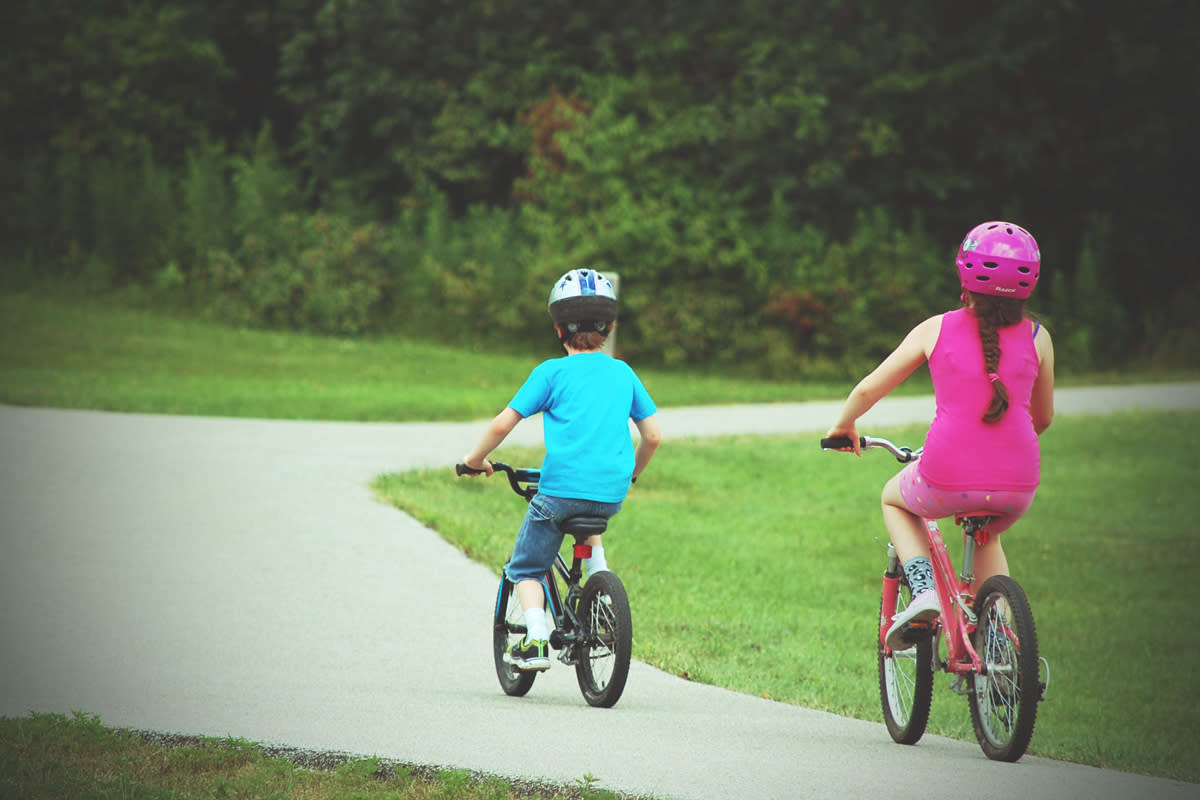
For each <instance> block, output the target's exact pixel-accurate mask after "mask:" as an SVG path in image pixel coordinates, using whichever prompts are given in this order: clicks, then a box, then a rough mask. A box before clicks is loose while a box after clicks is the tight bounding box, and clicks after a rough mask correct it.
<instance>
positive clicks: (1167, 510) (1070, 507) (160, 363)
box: [0, 291, 1200, 800]
mask: <svg viewBox="0 0 1200 800" xmlns="http://www.w3.org/2000/svg"><path fill="white" fill-rule="evenodd" d="M552 355H554V352H553V348H552V346H548V348H547V350H546V352H543V353H537V354H530V355H529V356H527V357H522V356H513V355H505V354H503V353H499V352H486V351H484V350H483V349H480V350H478V351H464V350H456V349H453V348H448V347H443V346H440V345H437V344H431V343H419V342H407V341H396V340H382V339H381V340H344V339H333V338H327V337H315V336H300V335H287V334H281V333H275V332H269V331H250V330H237V329H232V328H229V327H226V326H222V325H218V324H214V323H212V322H208V321H204V320H200V319H195V318H191V317H186V316H184V317H179V318H175V317H172V316H170V315H168V314H165V313H162V312H160V311H153V310H148V309H147V308H146V307H145V304H144V303H143V304H141V305H140V306H139V305H138V304H130V303H128V302H115V303H114V301H113V300H112V298H100V299H83V298H79V297H73V296H70V295H67V294H64V293H62V292H61V291H60V292H57V293H54V292H51V293H46V292H32V293H8V294H0V403H10V404H26V405H40V406H51V407H63V408H88V409H102V410H113V411H125V412H152V413H178V414H204V415H218V416H243V417H260V418H276V419H289V418H290V419H326V420H428V421H435V420H463V419H478V418H483V417H487V416H490V415H491V414H493V413H495V411H496V410H497V409H498V408H500V407H502V406H503V404H504V403H505V402H507V401H508V399H509V398H510V397H511V395H512V392H513V391H515V389H516V387H517V386H518V385H519V384H520V382H521V381H522V380H524V378H525V376H526V375H527V373H528V371H529V369H531V368H532V367H533V366H534V365H535V364H536V363H537V362H538V361H540V360H541V359H543V358H545V357H548V356H552ZM641 374H642V377H643V379H644V380H645V382H646V384H647V386H648V387H649V388H650V390H651V392H652V393H653V395H654V397H655V399H656V400H657V401H658V403H659V404H660V405H661V406H663V407H672V406H685V405H702V404H717V403H721V404H724V403H740V402H774V401H801V400H812V399H834V398H840V397H841V396H843V395H844V393H845V392H846V391H847V390H848V389H849V383H847V384H846V385H833V384H829V385H812V384H802V383H770V382H756V381H746V380H743V379H740V378H735V377H729V376H720V375H708V374H695V373H691V374H689V373H677V372H657V371H653V370H644V371H641ZM1196 377H1197V373H1195V372H1183V373H1171V374H1150V373H1145V372H1143V373H1126V374H1121V375H1112V376H1107V375H1106V376H1096V375H1090V376H1077V377H1075V378H1071V379H1066V380H1063V381H1060V383H1061V384H1063V385H1070V384H1075V385H1081V384H1089V383H1105V382H1113V383H1130V382H1137V381H1152V380H1175V379H1194V378H1196ZM909 383H910V384H911V385H909V386H906V387H905V389H904V391H907V392H911V393H922V392H925V391H927V390H928V385H927V384H923V382H922V381H920V380H914V381H910V382H909ZM1197 425H1198V422H1197V415H1196V414H1185V413H1174V414H1125V415H1117V416H1113V417H1099V418H1081V419H1063V418H1060V419H1059V420H1058V421H1056V422H1055V425H1054V427H1053V428H1052V429H1051V430H1050V432H1049V434H1048V435H1047V436H1046V437H1045V440H1044V448H1045V450H1044V452H1045V474H1044V481H1043V487H1042V490H1041V492H1040V494H1039V498H1038V501H1037V502H1036V503H1035V505H1034V508H1033V510H1032V511H1031V512H1030V514H1029V516H1028V517H1027V519H1026V521H1025V522H1024V523H1022V525H1021V526H1020V527H1019V528H1018V529H1015V530H1014V531H1013V532H1012V533H1011V534H1009V535H1007V538H1006V546H1007V550H1008V551H1009V553H1010V556H1011V558H1012V562H1013V565H1014V568H1015V571H1016V574H1017V576H1018V577H1019V579H1020V580H1021V582H1022V583H1023V584H1024V585H1025V587H1026V589H1027V590H1028V592H1029V594H1030V597H1031V600H1032V602H1033V606H1034V610H1035V613H1036V614H1037V618H1038V625H1039V633H1040V638H1041V643H1042V650H1043V653H1044V655H1046V657H1047V658H1049V659H1050V661H1051V664H1052V668H1053V675H1052V685H1051V690H1050V699H1049V700H1048V701H1047V702H1046V703H1045V704H1044V705H1043V706H1042V709H1041V714H1040V718H1039V723H1038V728H1037V732H1036V734H1035V736H1034V742H1033V750H1032V752H1034V753H1037V754H1040V755H1046V756H1050V757H1054V758H1062V759H1067V760H1072V761H1078V762H1082V763H1087V764H1095V765H1099V766H1105V767H1113V768H1117V769H1122V770H1130V771H1135V772H1143V773H1147V774H1155V775H1162V776H1167V777H1175V778H1181V779H1184V780H1191V781H1198V780H1200V712H1198V711H1197V707H1196V704H1195V702H1194V698H1193V697H1192V695H1193V694H1194V691H1193V687H1194V686H1195V685H1197V678H1198V677H1200V676H1198V675H1197V664H1198V662H1200V625H1198V624H1197V623H1200V618H1198V615H1197V613H1196V611H1195V610H1194V608H1195V606H1194V604H1193V603H1192V598H1191V592H1190V588H1191V585H1192V583H1193V580H1194V578H1193V576H1194V575H1195V574H1196V573H1197V568H1198V567H1200V552H1198V545H1197V543H1196V542H1197V539H1196V537H1195V536H1194V535H1192V534H1191V533H1190V531H1189V529H1188V528H1187V527H1186V526H1185V524H1184V523H1183V522H1182V517H1183V515H1182V514H1181V513H1180V512H1181V510H1183V509H1189V504H1188V501H1189V500H1190V499H1191V498H1192V497H1193V496H1194V495H1195V492H1196V487H1197V486H1198V485H1200V467H1198V464H1197V453H1196V451H1195V450H1189V449H1188V447H1189V446H1191V447H1195V446H1196V445H1197V444H1200V431H1198V427H1197ZM880 433H889V434H891V435H893V436H894V437H896V438H902V439H905V440H908V441H914V442H915V441H917V440H919V437H920V436H921V435H922V434H923V428H921V427H913V428H907V429H903V430H899V431H889V432H882V431H881V432H880ZM501 455H503V456H504V457H506V458H507V459H508V460H510V461H513V462H522V463H534V462H536V460H537V459H538V457H539V456H538V453H537V452H535V451H530V450H518V449H514V448H508V449H505V450H502V451H501ZM895 468H896V465H895V463H894V462H893V461H891V460H890V459H889V458H887V457H886V456H884V455H882V454H879V453H873V454H869V456H868V457H866V458H864V459H861V460H858V459H853V458H849V457H846V456H839V455H834V454H829V453H820V452H819V451H818V450H817V447H816V437H809V436H803V437H776V438H762V437H727V438H723V439H719V440H714V441H699V440H693V441H671V442H668V443H667V444H666V445H665V446H664V447H663V448H662V450H661V451H660V454H659V455H658V456H657V457H656V459H655V461H654V464H653V465H652V468H651V470H650V472H648V473H647V475H646V478H645V480H644V481H641V482H639V484H638V487H637V488H636V490H635V491H634V493H633V495H632V496H631V498H630V500H629V502H628V503H627V505H626V510H625V511H623V512H622V514H621V515H620V517H618V518H617V520H616V521H615V522H614V526H613V533H612V534H610V536H609V539H608V542H609V548H610V554H611V561H612V563H613V566H614V567H615V568H616V569H618V570H619V572H620V574H621V576H622V577H623V578H624V579H625V580H626V582H627V583H628V584H629V587H630V589H631V594H632V597H633V602H634V613H635V620H636V625H637V639H636V642H635V648H636V654H637V656H638V657H639V658H642V659H644V660H646V661H648V662H651V663H654V664H657V665H658V666H660V667H662V668H663V669H665V670H668V671H670V672H672V673H675V674H677V675H681V676H686V677H688V678H690V679H692V680H697V681H705V682H710V683H714V684H717V685H720V686H725V687H729V688H732V689H736V690H738V691H743V692H748V693H751V694H756V695H763V696H767V697H771V698H773V699H775V700H779V701H782V702H787V703H796V704H802V705H806V706H811V707H815V708H822V709H827V710H830V711H834V712H837V713H841V714H847V715H851V716H858V717H863V718H866V719H879V712H878V697H877V688H876V677H875V661H874V657H873V655H872V650H871V647H870V644H869V642H870V641H871V639H872V636H873V635H874V632H873V631H872V621H873V619H874V615H875V613H876V610H877V603H878V594H877V593H878V576H879V572H880V570H881V563H882V558H883V552H884V544H883V543H884V541H885V536H884V534H883V532H882V528H881V526H880V524H879V520H878V511H877V504H878V491H879V487H880V486H881V485H882V483H883V481H884V480H885V479H886V477H887V476H888V475H890V474H891V473H892V472H893V471H894V470H895ZM377 489H378V490H379V491H381V492H383V493H385V494H386V495H387V496H388V497H389V499H391V500H392V501H393V502H396V503H397V504H398V505H401V506H402V507H405V508H407V509H409V510H411V511H412V513H414V514H415V515H416V516H418V517H419V518H421V519H423V520H425V521H426V522H428V523H429V524H430V525H432V526H433V527H435V528H437V529H438V530H439V531H441V532H442V533H443V535H445V536H446V537H447V539H449V540H450V541H452V542H453V543H455V544H456V545H457V546H459V547H461V548H462V549H463V550H464V551H466V552H468V553H469V554H471V555H472V556H473V557H475V558H477V559H479V560H480V561H482V562H483V563H486V564H489V565H491V566H492V567H494V568H498V567H499V565H500V564H501V563H502V562H503V560H504V559H505V558H506V557H507V555H508V550H509V548H510V547H511V544H512V537H513V534H514V533H515V531H516V527H517V524H518V523H519V520H520V516H521V513H522V508H521V504H520V501H519V500H518V499H517V498H516V497H515V496H513V495H512V494H511V493H510V492H508V491H507V489H506V488H504V486H503V485H501V483H500V482H499V481H455V480H453V479H450V478H449V476H447V475H446V474H445V472H444V471H434V472H418V473H411V474H406V475H399V476H395V475H394V476H385V477H384V478H381V479H380V481H379V482H378V483H377ZM1189 510H1190V509H1189ZM947 534H948V535H947V538H948V539H949V541H950V545H951V550H952V552H956V551H957V541H956V536H955V534H956V531H955V530H954V529H953V528H952V526H950V528H949V529H948V530H947ZM938 686H939V688H938V690H937V692H936V695H935V703H934V716H933V720H932V723H931V727H930V730H931V731H934V732H938V733H943V734H947V735H951V736H956V737H959V738H963V739H967V740H970V739H972V738H973V736H972V733H971V729H970V722H969V718H968V714H967V708H966V703H965V702H964V701H963V700H962V699H961V698H958V697H957V696H954V695H952V694H950V693H949V691H948V690H947V689H945V686H944V681H939V684H938ZM68 723H69V724H68ZM46 729H48V732H47V730H46ZM81 729H82V733H81V732H80V731H81ZM35 731H42V732H41V733H38V734H37V736H34V735H33V733H32V732H35ZM102 731H103V728H102V726H100V725H99V723H98V721H97V720H94V718H87V717H84V718H81V719H79V720H74V721H64V720H61V719H58V718H53V717H48V718H43V717H39V716H35V717H33V718H30V719H28V720H0V747H3V748H4V751H3V752H4V758H3V759H2V763H0V768H2V769H5V770H9V772H6V773H4V776H5V777H4V780H6V781H7V780H9V776H10V775H11V774H14V773H13V772H12V770H16V771H17V773H19V774H18V778H19V779H21V780H26V781H29V780H33V783H26V784H22V786H23V787H24V789H25V790H23V791H21V792H17V793H16V794H17V795H18V796H33V797H39V796H59V795H65V794H69V792H66V791H60V792H57V793H56V792H54V791H49V792H48V793H43V794H41V795H39V794H36V793H35V792H34V791H33V789H34V788H36V786H37V780H36V778H35V779H30V778H29V775H31V774H32V775H35V776H36V775H37V774H38V773H37V770H43V771H44V773H43V777H45V778H46V780H47V783H48V785H51V786H58V787H60V788H62V787H65V786H69V785H75V784H70V783H62V782H61V781H67V782H70V781H79V780H82V781H83V783H84V784H88V785H90V784H91V783H97V782H98V783H100V784H102V785H104V786H107V787H108V788H107V789H105V790H104V791H103V792H100V793H96V792H93V793H92V794H86V793H81V794H79V795H78V796H82V797H93V796H94V797H101V796H104V797H107V796H128V797H165V796H168V795H167V794H165V793H166V792H167V791H176V790H167V789H161V788H155V787H159V786H161V784H159V783H154V782H152V781H149V779H146V778H145V777H144V776H142V775H141V774H140V773H139V774H134V773H129V772H128V771H127V768H128V767H129V765H130V764H136V763H137V758H138V757H135V756H131V755H128V754H125V753H124V751H122V750H120V747H118V745H120V746H122V747H123V746H125V745H127V744H128V741H127V740H128V739H129V737H121V736H117V735H116V734H114V733H112V732H111V731H109V732H107V734H105V735H103V736H102V733H101V732H102ZM881 735H882V731H881ZM79 736H95V737H98V738H105V736H107V738H108V741H109V743H108V744H106V745H103V747H111V748H113V749H112V751H111V752H109V753H108V755H107V758H108V763H107V764H100V765H98V766H95V765H92V766H89V765H86V764H85V763H84V759H83V758H82V755H83V754H85V753H86V752H87V748H85V747H82V746H81V745H80V744H79V743H78V742H77V741H76V739H77V737H79ZM38 737H41V739H38ZM34 740H39V741H44V742H45V743H46V744H45V746H43V747H41V749H37V748H34V749H33V750H29V749H28V748H27V749H25V750H22V749H20V748H22V747H26V746H27V745H28V744H29V742H31V741H34ZM147 746H152V745H150V744H147ZM171 749H172V750H174V749H176V748H171ZM205 749H212V748H211V747H209V746H208V745H205ZM227 749H230V748H227ZM231 749H232V750H233V751H234V755H235V756H236V755H237V753H238V752H239V751H244V750H246V749H247V748H245V747H240V746H239V747H233V748H231ZM243 755H244V754H243ZM205 757H208V758H213V759H218V757H217V756H215V755H211V754H210V755H209V756H205ZM223 757H224V756H221V758H223ZM239 757H240V756H239ZM148 758H149V759H150V760H154V759H157V761H158V762H161V763H164V764H167V766H165V767H163V768H162V769H164V770H166V771H168V772H172V771H178V770H179V769H180V768H179V767H178V766H177V764H176V761H174V760H173V759H178V758H182V757H181V756H168V755H167V754H166V751H156V754H155V755H153V756H152V757H148ZM14 759H15V760H16V761H17V762H18V764H17V765H14V763H13V761H14ZM266 760H267V761H270V759H266ZM20 764H23V765H24V766H20ZM173 765H174V766H173ZM242 769H243V767H242V766H238V765H236V764H233V763H232V762H230V763H224V762H223V765H222V766H221V767H220V768H219V769H218V770H216V773H214V774H211V775H209V776H208V777H206V778H203V779H200V780H199V781H198V782H197V785H196V787H194V792H195V793H194V794H186V793H180V794H176V795H171V796H177V797H192V796H197V797H199V796H203V797H212V796H251V795H248V794H247V795H238V794H236V793H233V789H232V788H231V787H234V782H233V781H234V779H235V778H236V777H237V776H236V775H235V774H233V773H237V774H238V775H240V774H241V771H242ZM354 769H357V770H360V771H361V770H362V769H365V767H362V766H358V767H355V768H354ZM22 770H24V772H22ZM79 770H82V772H72V771H79ZM88 770H93V772H90V773H89V772H88ZM252 771H259V772H260V776H259V778H257V779H256V780H267V778H265V777H262V775H264V774H273V773H274V772H276V771H278V772H280V773H283V772H287V770H286V769H285V768H284V767H283V766H282V765H278V764H267V765H266V766H262V765H257V766H254V767H253V769H252ZM72 774H74V775H75V777H71V775H72ZM78 774H83V775H91V776H92V777H91V778H85V779H80V778H78ZM22 775H23V776H24V777H21V776H22ZM64 776H65V777H64ZM113 776H116V778H118V779H119V782H118V783H115V784H107V783H104V782H105V781H108V780H109V778H111V777H113ZM122 776H124V777H122ZM271 779H272V780H274V778H271ZM157 780H159V779H158V778H154V781H157ZM280 780H282V778H280ZM289 780H290V779H289ZM448 780H449V781H450V783H451V784H454V785H455V786H457V785H458V784H461V783H463V780H464V779H463V776H462V775H461V774H460V773H450V777H449V779H448ZM372 781H374V782H370V783H369V788H370V790H371V791H374V790H376V789H379V788H380V784H379V781H378V779H372ZM122 782H123V783H122ZM272 785H273V784H272ZM288 785H289V786H291V784H288ZM363 785H364V786H365V785H366V784H363ZM581 785H582V788H583V789H584V790H590V789H589V786H590V785H589V784H588V782H587V781H586V779H585V780H583V781H582V783H581ZM6 786H8V784H0V796H8V795H9V794H11V793H10V792H7V791H5V787H6ZM127 786H132V787H133V788H132V789H128V790H127ZM452 788H453V787H452ZM81 791H82V790H81ZM188 791H192V790H191V789H189V790H188ZM388 791H390V789H389V790H388ZM413 791H416V790H413ZM420 791H425V790H424V789H421V790H420ZM455 791H457V790H455ZM484 791H485V792H487V791H491V790H490V789H485V790H484ZM296 792H297V790H295V789H294V788H287V789H280V790H278V792H276V790H275V789H272V790H271V791H270V792H265V794H267V795H269V794H271V793H277V794H278V795H279V796H281V797H309V796H314V797H325V796H330V797H332V796H357V795H356V794H355V792H362V793H364V794H363V796H374V795H369V794H366V792H367V789H365V788H362V787H361V786H359V787H358V788H355V789H352V790H349V793H348V794H341V795H337V794H335V795H319V794H314V795H308V794H298V793H296ZM383 796H391V795H387V794H384V795H383ZM396 796H398V797H404V798H419V797H441V796H443V795H437V794H404V793H401V794H399V795H396ZM444 796H454V797H458V796H463V797H467V798H468V800H474V797H476V796H480V797H484V796H486V797H491V796H497V797H507V796H509V795H504V794H501V793H496V794H494V795H493V794H486V793H484V794H480V795H460V794H447V795H444Z"/></svg>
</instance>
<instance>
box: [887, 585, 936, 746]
mask: <svg viewBox="0 0 1200 800" xmlns="http://www.w3.org/2000/svg"><path fill="white" fill-rule="evenodd" d="M897 591H898V592H899V597H898V598H897V600H896V611H897V612H899V611H903V610H904V608H905V606H907V605H908V602H909V601H910V600H911V599H912V598H911V596H910V592H909V589H908V584H907V582H906V581H905V580H904V579H903V578H901V579H900V583H899V584H898V585H897ZM880 605H881V609H880V614H879V624H880V629H877V630H876V631H875V647H876V648H877V649H878V651H879V698H880V700H881V701H882V702H883V721H884V723H885V724H886V725H887V730H888V733H889V734H890V735H891V737H892V741H894V742H896V743H898V744H916V743H917V742H918V741H920V739H921V737H922V736H924V735H925V726H926V725H928V724H929V708H930V706H931V705H932V703H933V638H932V637H930V638H926V639H924V640H923V641H919V642H917V643H916V644H914V645H913V646H912V647H910V648H908V649H907V650H901V651H892V652H890V653H889V652H887V650H886V649H885V648H884V646H883V642H881V641H880V639H881V636H880V630H881V629H882V628H883V627H885V626H887V625H889V624H890V622H891V621H890V620H886V619H884V618H883V611H882V602H881V604H880Z"/></svg>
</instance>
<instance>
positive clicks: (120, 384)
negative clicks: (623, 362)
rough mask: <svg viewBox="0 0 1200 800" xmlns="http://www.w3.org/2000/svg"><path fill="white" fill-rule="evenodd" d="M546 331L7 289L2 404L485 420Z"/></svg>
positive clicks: (686, 397) (793, 393)
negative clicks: (246, 312)
mask: <svg viewBox="0 0 1200 800" xmlns="http://www.w3.org/2000/svg"><path fill="white" fill-rule="evenodd" d="M547 333H548V335H547V341H546V348H545V350H544V351H543V352H540V353H530V354H529V355H528V356H515V355H508V354H504V353H503V352H501V350H500V348H499V347H496V348H494V349H491V350H484V349H483V348H482V344H481V348H480V349H478V350H474V351H469V350H461V349H453V348H450V347H446V346H443V345H439V344H436V343H429V342H413V341H406V340H397V339H338V338H332V337H324V336H305V335H296V334H287V333H280V332H273V331H263V330H248V329H234V328H230V327H227V326H224V325H219V324H216V323H213V322H209V321H205V320H201V319H194V318H173V317H170V316H167V315H165V314H163V313H161V312H155V311H149V310H146V309H144V308H134V307H128V306H122V305H117V306H112V305H106V304H103V303H102V302H100V301H96V300H86V299H82V298H72V297H66V296H62V295H53V294H51V295H47V294H42V293H32V294H30V293H25V294H0V403H8V404H12V405H34V406H49V407H57V408H86V409H97V410H105V411H132V412H144V413H164V414H194V415H204V416H231V417H254V418H262V419H313V420H350V421H423V422H424V421H430V422H432V421H443V420H469V419H481V418H484V417H490V416H492V415H493V414H495V413H496V412H497V411H499V410H500V409H501V408H503V407H504V404H505V403H507V402H508V401H509V400H510V399H512V395H513V393H514V392H516V390H517V388H518V387H519V386H520V385H521V383H522V382H523V381H524V380H525V378H526V377H527V376H528V374H529V371H530V370H531V369H533V367H535V366H536V365H537V364H538V363H539V362H540V361H542V360H543V359H546V358H552V357H554V356H555V355H557V353H556V350H555V344H554V340H553V336H552V331H549V330H548V331H547ZM497 344H502V343H497ZM642 378H643V380H644V381H645V383H646V385H647V386H648V387H649V388H650V390H651V392H652V393H653V395H654V398H655V400H656V401H657V402H658V404H659V405H661V406H664V407H668V406H687V405H709V404H723V403H747V402H776V401H793V402H794V401H802V400H815V399H826V400H828V399H833V398H838V397H842V396H844V395H845V393H846V392H848V391H849V389H850V383H849V382H846V383H845V384H797V383H772V382H767V381H747V380H739V379H733V378H728V377H719V376H712V375H706V374H696V373H675V372H662V371H653V370H650V371H644V372H642ZM912 391H914V392H919V391H920V387H914V388H913V389H912Z"/></svg>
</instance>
